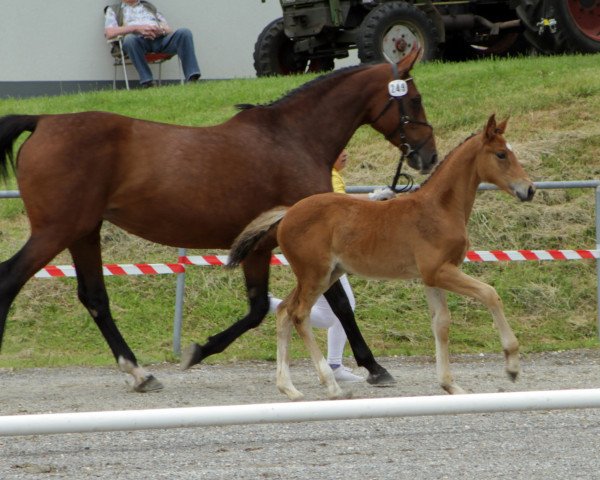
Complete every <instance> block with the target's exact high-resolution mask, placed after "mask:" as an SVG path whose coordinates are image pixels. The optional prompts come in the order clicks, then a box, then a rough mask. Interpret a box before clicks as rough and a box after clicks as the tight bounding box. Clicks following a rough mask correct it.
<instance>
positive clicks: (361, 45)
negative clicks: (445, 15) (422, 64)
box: [358, 2, 440, 63]
mask: <svg viewBox="0 0 600 480" xmlns="http://www.w3.org/2000/svg"><path fill="white" fill-rule="evenodd" d="M360 28H361V32H360V35H359V39H358V56H359V58H360V60H361V62H363V63H370V62H385V61H387V62H393V63H397V62H399V61H400V60H401V59H402V58H404V57H405V56H406V55H407V54H408V53H409V52H410V51H411V50H412V48H413V46H415V45H417V46H420V47H421V48H422V52H421V58H420V60H422V61H426V60H433V59H434V58H436V57H437V55H438V44H439V38H440V35H439V32H438V30H437V28H436V26H435V24H434V23H433V21H432V20H431V19H430V18H429V17H428V16H427V15H426V14H425V13H424V12H423V11H422V10H420V9H419V8H417V7H415V6H414V5H411V4H410V3H406V2H386V3H383V4H381V5H379V6H378V7H376V8H374V9H373V10H371V11H370V12H369V13H368V14H367V16H366V17H365V19H364V20H363V21H362V23H361V26H360Z"/></svg>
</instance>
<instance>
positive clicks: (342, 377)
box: [333, 365, 364, 383]
mask: <svg viewBox="0 0 600 480" xmlns="http://www.w3.org/2000/svg"><path fill="white" fill-rule="evenodd" d="M333 376H334V377H335V379H336V380H337V381H338V382H347V383H355V382H362V381H364V378H363V377H360V376H358V375H354V374H353V373H352V370H351V369H349V368H348V367H344V366H343V365H340V366H339V367H337V368H334V369H333Z"/></svg>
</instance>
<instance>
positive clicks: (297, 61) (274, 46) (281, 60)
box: [254, 18, 308, 77]
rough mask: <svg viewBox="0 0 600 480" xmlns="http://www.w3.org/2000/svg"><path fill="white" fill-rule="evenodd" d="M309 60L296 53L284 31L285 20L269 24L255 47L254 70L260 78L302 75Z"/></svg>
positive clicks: (281, 19)
mask: <svg viewBox="0 0 600 480" xmlns="http://www.w3.org/2000/svg"><path fill="white" fill-rule="evenodd" d="M307 64H308V59H307V58H305V57H302V56H300V55H298V54H296V53H295V52H294V43H293V42H292V41H291V40H290V39H289V38H288V37H287V36H286V35H285V32H284V31H283V18H278V19H276V20H273V21H272V22H271V23H269V24H268V25H267V26H266V27H265V28H264V30H263V31H262V32H261V33H260V35H259V36H258V40H257V41H256V44H255V45H254V70H256V75H257V76H258V77H267V76H271V75H290V74H293V73H302V72H304V70H305V69H306V65H307Z"/></svg>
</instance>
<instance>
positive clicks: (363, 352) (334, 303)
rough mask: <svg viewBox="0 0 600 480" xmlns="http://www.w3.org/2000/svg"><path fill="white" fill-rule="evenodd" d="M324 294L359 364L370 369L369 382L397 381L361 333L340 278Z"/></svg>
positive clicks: (373, 383)
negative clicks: (382, 364)
mask: <svg viewBox="0 0 600 480" xmlns="http://www.w3.org/2000/svg"><path fill="white" fill-rule="evenodd" d="M324 295H325V298H326V299H327V303H329V306H330V307H331V310H333V313H334V314H335V316H336V317H337V318H338V319H339V320H340V323H341V324H342V327H343V328H344V331H345V332H346V336H347V337H348V343H350V347H351V348H352V353H353V354H354V359H355V360H356V363H357V365H358V366H360V367H364V368H366V369H367V370H368V371H369V376H368V377H367V382H369V383H370V384H372V385H386V384H392V383H396V381H395V380H394V377H392V375H390V373H389V372H388V371H387V370H386V369H385V368H383V367H382V366H381V365H379V364H378V363H377V361H376V360H375V357H374V356H373V353H372V352H371V349H370V348H369V346H368V345H367V342H365V339H364V338H363V336H362V334H361V333H360V330H359V328H358V325H357V324H356V319H355V318H354V311H353V310H352V306H351V305H350V302H349V300H348V296H347V295H346V292H344V287H343V286H342V284H341V282H340V281H339V280H338V281H336V282H335V283H334V284H333V285H331V287H329V290H327V291H326V292H325V293H324Z"/></svg>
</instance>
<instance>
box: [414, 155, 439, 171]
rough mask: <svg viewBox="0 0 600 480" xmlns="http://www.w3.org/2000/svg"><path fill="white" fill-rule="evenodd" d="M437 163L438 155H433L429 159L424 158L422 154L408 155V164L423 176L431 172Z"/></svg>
mask: <svg viewBox="0 0 600 480" xmlns="http://www.w3.org/2000/svg"><path fill="white" fill-rule="evenodd" d="M437 162H438V156H437V153H433V154H432V155H430V156H429V158H428V159H426V158H423V155H422V154H421V153H420V152H416V151H412V152H410V153H409V154H408V164H409V165H410V166H411V167H412V168H414V169H415V170H418V171H419V172H420V173H423V174H425V173H429V172H431V170H432V169H433V167H434V166H435V165H436V164H437Z"/></svg>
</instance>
